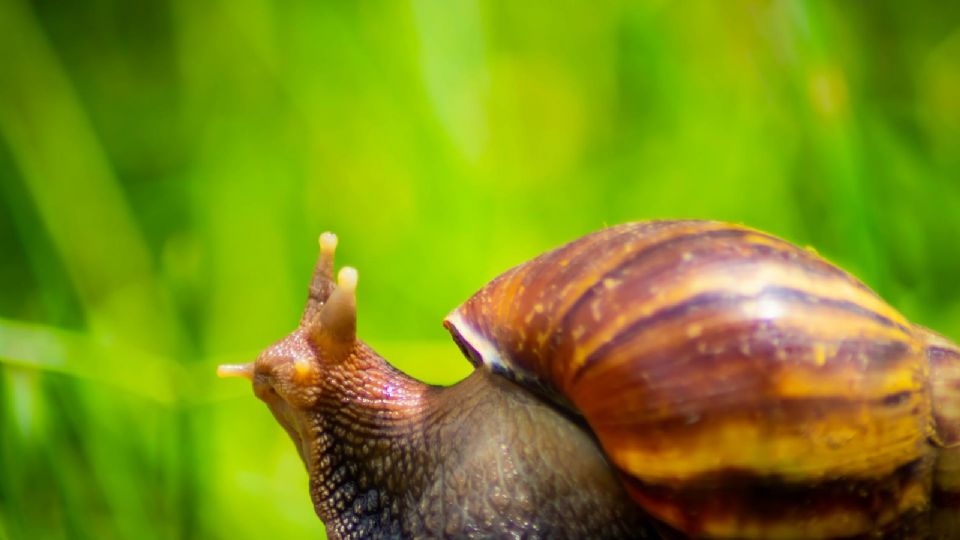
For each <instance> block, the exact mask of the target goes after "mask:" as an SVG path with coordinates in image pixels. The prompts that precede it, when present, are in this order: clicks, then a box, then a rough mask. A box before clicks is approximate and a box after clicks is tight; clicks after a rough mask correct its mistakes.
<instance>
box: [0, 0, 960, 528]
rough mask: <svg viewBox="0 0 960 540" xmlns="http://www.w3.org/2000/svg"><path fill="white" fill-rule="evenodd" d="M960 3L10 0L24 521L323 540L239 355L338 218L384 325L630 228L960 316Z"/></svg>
mask: <svg viewBox="0 0 960 540" xmlns="http://www.w3.org/2000/svg"><path fill="white" fill-rule="evenodd" d="M958 20H960V4H958V3H955V2H953V3H949V2H931V3H928V4H923V3H914V2H900V3H895V2H843V3H825V2H817V3H809V4H806V3H790V2H714V3H690V2H683V3H681V4H672V3H668V2H660V1H655V2H646V3H642V4H637V5H624V4H620V3H612V2H565V1H564V2H550V3H544V4H542V5H539V6H538V5H536V4H534V3H532V2H510V1H499V2H498V1H490V2H486V1H482V2H469V1H457V2H447V1H437V2H428V1H413V2H386V1H383V2H380V1H360V2H346V1H332V2H327V1H319V0H311V1H290V2H280V3H271V2H267V1H265V0H263V1H258V0H229V1H227V0H219V1H218V0H210V1H199V0H179V1H171V2H159V1H143V2H141V1H136V2H131V1H124V0H98V1H90V2H72V3H71V2H63V1H51V0H45V1H37V2H33V3H29V2H27V1H26V0H0V197H2V200H0V250H2V251H0V286H2V289H0V293H2V294H0V540H6V539H47V538H96V539H112V538H130V539H133V538H136V539H153V538H224V539H226V538H230V539H243V538H249V539H259V538H311V537H312V538H317V537H319V536H320V535H321V534H322V532H321V531H322V527H321V524H320V522H319V521H318V520H317V519H316V518H315V516H314V515H313V511H312V507H311V504H310V502H309V500H308V495H307V486H306V478H305V474H304V472H303V466H302V465H301V463H300V462H299V459H298V457H297V455H296V453H295V451H294V448H293V445H292V444H290V442H289V441H288V440H287V438H286V435H285V434H284V433H283V432H282V430H281V429H280V428H279V426H277V425H276V424H275V423H274V421H273V419H272V418H271V417H270V415H269V413H268V411H267V410H266V408H265V407H264V406H263V405H262V404H260V403H259V402H257V401H256V400H255V399H254V398H253V396H252V394H251V392H250V388H249V385H248V384H246V383H245V382H243V381H238V380H219V379H216V378H215V377H214V366H215V365H216V364H217V363H218V362H222V361H246V360H250V359H253V358H254V357H255V356H256V354H257V353H258V351H259V350H260V349H261V348H263V347H264V346H266V345H267V344H269V343H271V342H272V341H274V340H276V339H278V338H280V337H281V336H283V335H284V334H285V333H286V332H288V331H289V330H291V329H292V328H293V326H294V325H295V324H296V322H297V319H298V315H299V312H300V309H301V308H302V306H303V300H304V295H305V291H306V285H307V281H308V278H309V275H310V272H311V269H312V265H313V262H314V260H315V257H316V251H317V246H316V237H317V235H318V234H319V233H320V232H321V231H324V230H333V231H335V232H337V233H338V234H339V236H340V240H341V248H340V250H339V253H338V255H339V256H338V260H339V262H340V263H341V264H343V263H347V264H351V265H354V266H356V267H357V268H358V269H359V271H360V288H359V294H360V298H359V311H360V322H359V324H360V333H361V335H362V337H363V338H364V339H366V340H367V341H368V342H369V343H371V344H372V345H373V346H374V347H375V348H377V349H378V350H380V351H381V352H382V353H383V354H384V356H386V357H387V358H388V359H391V360H392V361H393V362H394V363H395V364H396V365H398V366H399V367H401V368H403V369H405V370H408V371H409V372H411V373H413V374H415V375H417V376H419V377H422V378H424V379H427V380H430V381H432V382H450V381H453V380H456V379H457V378H458V377H461V376H463V375H464V374H465V373H466V372H467V369H468V365H467V363H466V362H465V361H464V360H463V359H461V358H460V354H459V353H458V351H457V349H456V347H454V346H453V344H452V342H451V341H450V339H449V338H448V336H447V335H446V333H445V332H444V330H443V329H442V327H441V326H440V321H441V319H442V317H443V316H444V315H445V314H446V313H447V312H448V311H449V310H450V309H452V308H453V307H455V306H456V305H457V304H458V303H459V302H460V301H462V300H463V299H465V298H466V297H467V296H469V295H470V294H471V293H472V292H473V291H475V290H476V289H478V288H479V287H480V286H481V285H482V284H483V283H485V282H486V281H487V280H489V279H490V278H491V277H493V276H495V275H496V274H498V273H499V272H500V271H502V270H504V269H506V268H508V267H509V266H512V265H514V264H517V263H519V262H521V261H523V260H525V259H527V258H529V257H531V256H533V255H535V254H537V253H539V252H541V251H544V250H546V249H548V248H550V247H553V246H555V245H557V244H559V243H561V242H563V241H566V240H569V239H572V238H575V237H577V236H579V235H581V234H584V233H586V232H589V231H592V230H595V229H597V228H600V227H603V226H604V225H608V224H615V223H620V222H623V221H629V220H638V219H651V218H668V217H669V218H676V217H698V218H713V219H723V220H730V221H736V222H742V223H746V224H748V225H751V226H754V227H758V228H761V229H765V230H768V231H770V232H772V233H775V234H778V235H781V236H783V237H785V238H788V239H790V240H792V241H795V242H797V243H799V244H802V245H809V246H813V247H815V248H816V249H817V250H818V251H820V252H821V253H822V254H824V255H826V256H827V257H828V258H830V259H832V260H834V261H836V262H837V263H839V264H840V265H841V266H843V267H845V268H847V269H849V270H851V271H853V272H854V273H855V274H857V275H858V276H860V277H861V278H862V279H863V280H865V281H866V282H867V283H868V284H869V285H870V286H871V287H873V288H874V289H876V290H877V291H878V292H880V294H881V295H883V296H884V297H885V298H887V299H888V300H889V301H890V302H891V303H892V304H893V305H894V306H896V307H897V308H899V309H900V310H901V311H903V312H904V313H905V314H906V315H907V316H908V317H909V318H911V319H912V320H914V321H917V322H919V323H922V324H926V325H929V326H931V327H934V328H936V329H938V330H940V331H941V332H943V333H945V334H947V335H949V336H951V337H953V338H960V280H958V276H960V241H958V239H960V24H958Z"/></svg>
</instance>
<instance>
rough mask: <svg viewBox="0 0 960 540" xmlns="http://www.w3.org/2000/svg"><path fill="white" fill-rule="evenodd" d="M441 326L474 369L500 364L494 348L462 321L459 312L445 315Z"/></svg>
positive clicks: (471, 326)
mask: <svg viewBox="0 0 960 540" xmlns="http://www.w3.org/2000/svg"><path fill="white" fill-rule="evenodd" d="M443 326H444V328H446V329H447V331H448V332H450V335H451V336H452V337H453V341H454V342H455V343H456V344H457V347H459V348H460V352H462V353H463V355H464V356H466V357H467V359H468V360H470V363H471V364H473V365H474V367H480V366H489V364H490V363H497V364H499V363H500V355H499V353H498V352H497V349H496V347H494V346H493V344H492V343H490V341H489V340H488V339H486V338H485V337H484V336H482V335H481V334H480V333H479V332H477V331H476V330H475V329H474V328H473V325H471V324H469V323H467V322H466V321H464V320H463V317H461V315H460V313H459V312H457V311H454V312H453V313H451V314H450V315H447V318H446V319H444V320H443Z"/></svg>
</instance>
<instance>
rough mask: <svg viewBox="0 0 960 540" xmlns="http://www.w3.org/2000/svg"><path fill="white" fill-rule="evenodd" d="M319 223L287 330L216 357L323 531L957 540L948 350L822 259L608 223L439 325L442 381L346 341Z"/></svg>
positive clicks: (767, 242)
mask: <svg viewBox="0 0 960 540" xmlns="http://www.w3.org/2000/svg"><path fill="white" fill-rule="evenodd" d="M334 242H335V240H334V239H333V237H332V236H326V237H321V246H322V247H321V256H320V261H319V262H318V267H317V271H316V272H315V275H314V279H313V283H312V284H311V288H310V290H311V293H310V299H309V300H308V305H307V310H306V311H305V313H304V316H303V318H302V320H301V324H300V327H299V328H298V329H297V330H296V331H295V332H294V333H292V334H291V335H290V336H288V337H287V338H285V339H284V340H282V341H280V342H279V343H277V344H276V345H274V346H273V347H271V348H270V349H268V350H267V351H265V352H264V353H263V354H262V355H261V356H260V357H259V358H258V359H257V361H256V362H255V363H252V364H249V365H245V366H225V367H223V368H222V369H223V370H224V373H227V374H229V373H234V374H242V375H245V376H248V377H250V378H252V379H253V382H254V390H255V392H256V393H257V395H258V396H259V397H261V398H262V399H263V400H264V401H266V402H267V404H268V406H269V407H270V409H271V410H272V411H273V413H274V415H275V416H276V418H277V419H278V421H279V422H280V423H281V424H282V425H283V426H284V427H285V428H286V430H287V431H288V433H290V435H291V437H292V438H293V440H294V442H295V444H296V445H297V447H298V449H299V451H300V453H301V456H302V457H303V459H304V462H305V463H306V466H307V469H308V472H309V473H310V478H311V495H312V498H313V501H314V504H315V507H316V508H317V512H318V514H319V515H320V517H321V519H323V520H324V522H325V523H326V524H327V527H328V532H329V533H330V534H331V536H332V537H344V538H346V537H366V536H378V535H380V536H431V537H439V536H458V537H462V536H467V537H469V536H474V535H475V536H491V535H492V536H503V535H519V536H523V535H527V536H537V535H539V536H543V537H557V536H570V537H641V538H642V537H648V538H661V537H662V538H851V537H864V538H883V537H889V538H960V517H958V515H960V350H958V349H957V347H956V346H955V345H953V344H952V343H950V342H949V341H947V340H946V339H944V338H942V337H940V336H938V335H936V334H934V333H933V332H930V331H929V330H926V329H923V328H921V327H918V326H916V325H914V324H912V323H910V322H909V321H907V320H906V319H905V318H904V317H903V316H902V315H900V314H899V313H897V312H896V311H895V310H894V309H893V308H891V307H890V306H888V305H887V304H886V303H885V302H883V301H882V300H881V299H880V298H879V297H877V296H876V294H874V293H873V292H872V291H870V290H869V289H868V288H867V287H866V286H865V285H863V284H862V283H861V282H859V281H858V280H856V279H855V278H853V277H852V276H850V275H849V274H847V273H846V272H844V271H842V270H840V269H839V268H837V267H835V266H833V265H831V264H830V263H828V262H826V261H825V260H823V259H822V258H820V257H819V256H817V255H816V254H815V253H813V252H811V251H809V250H804V249H801V248H798V247H796V246H794V245H792V244H790V243H788V242H785V241H783V240H780V239H777V238H775V237H772V236H769V235H766V234H764V233H761V232H759V231H756V230H752V229H749V228H746V227H741V226H736V225H730V224H724V223H715V222H701V221H673V222H671V221H662V222H643V223H629V224H624V225H620V226H617V227H612V228H608V229H604V230H601V231H599V232H596V233H593V234H591V235H587V236H585V237H583V238H580V239H578V240H575V241H573V242H570V243H568V244H566V245H564V246H561V247H559V248H557V249H554V250H552V251H550V252H547V253H545V254H543V255H541V256H539V257H537V258H535V259H533V260H531V261H528V262H527V263H524V264H521V265H519V266H517V267H515V268H513V269H510V270H508V271H507V272H505V273H504V274H502V275H500V276H499V277H497V278H495V279H494V280H493V281H491V282H490V283H489V284H487V285H486V286H485V287H483V288H482V289H481V290H480V291H479V292H477V293H476V294H475V295H474V296H472V297H471V298H470V299H468V300H467V301H466V302H465V303H464V304H463V305H461V306H460V307H458V308H457V309H455V310H454V311H453V312H452V313H451V314H450V315H449V316H448V317H447V318H446V320H445V321H444V325H445V326H446V327H447V328H448V330H450V332H451V334H452V335H453V337H454V340H455V341H456V343H457V344H458V345H459V346H460V348H461V350H462V351H463V352H464V353H465V355H466V356H467V357H468V358H469V359H470V361H471V362H472V363H473V364H474V365H475V366H477V369H476V370H475V371H474V373H473V374H472V375H471V376H470V377H468V378H467V379H465V380H464V381H462V382H460V383H458V384H456V385H453V386H450V387H446V388H439V387H433V386H428V385H424V384H422V383H419V382H417V381H415V380H412V379H410V378H409V377H407V376H405V375H403V374H402V373H400V372H398V371H396V370H394V369H393V368H392V367H390V366H389V364H387V363H386V361H385V360H383V359H382V358H380V357H379V356H378V355H376V353H374V352H373V351H372V350H371V349H369V347H367V346H366V345H364V344H363V343H362V342H360V341H359V340H357V339H356V337H355V324H356V323H355V321H356V314H355V296H354V295H355V293H354V288H355V285H356V274H355V271H353V270H352V269H344V270H342V271H341V273H340V279H339V283H338V284H337V285H334V284H333V272H332V269H333V246H334Z"/></svg>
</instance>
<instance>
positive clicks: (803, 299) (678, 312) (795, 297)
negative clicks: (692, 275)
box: [571, 287, 910, 384]
mask: <svg viewBox="0 0 960 540" xmlns="http://www.w3.org/2000/svg"><path fill="white" fill-rule="evenodd" d="M756 301H772V302H773V301H775V302H782V303H788V304H790V305H791V308H794V309H796V307H797V305H800V306H801V309H802V305H806V306H808V307H810V306H814V307H816V308H821V307H822V308H826V309H831V310H836V311H841V312H844V314H845V315H849V316H856V317H863V318H866V319H870V320H871V321H872V322H874V323H877V324H880V325H883V326H887V327H891V328H897V329H900V330H902V331H903V334H904V336H906V335H908V334H909V333H910V330H909V329H908V328H906V327H904V326H903V325H901V324H899V323H898V322H895V321H893V320H891V319H889V318H887V317H885V316H883V315H880V314H878V313H876V312H874V311H871V310H869V309H866V308H864V307H862V306H860V305H858V304H855V303H853V302H850V301H848V300H837V299H832V298H824V297H819V296H814V295H812V294H809V293H806V292H803V291H798V290H796V289H789V288H785V287H768V288H766V289H763V290H762V291H761V292H760V293H759V294H757V295H749V296H747V295H733V294H730V293H728V292H723V291H716V292H709V293H702V294H699V295H697V296H694V297H689V298H686V299H685V300H683V301H682V302H681V303H679V304H671V305H669V306H666V307H664V308H662V309H661V310H659V311H657V312H654V313H652V314H650V315H649V316H647V317H643V318H641V319H639V320H636V321H634V322H632V323H631V324H629V325H627V326H625V327H624V328H623V329H622V330H620V331H619V333H617V334H616V335H615V336H613V338H612V339H611V340H609V341H606V342H605V343H603V345H602V346H601V347H600V348H598V349H596V350H594V351H593V352H591V353H589V354H588V355H587V356H586V358H585V359H584V361H583V363H582V364H581V365H580V366H579V367H578V368H577V369H576V370H575V371H574V372H573V373H572V376H571V383H572V384H577V381H578V380H579V378H580V377H581V376H582V375H583V373H584V372H585V371H587V370H588V369H590V367H592V366H594V365H595V364H596V363H597V362H599V361H601V360H603V359H605V358H608V357H609V355H610V354H611V353H612V352H613V351H615V350H617V349H620V348H622V347H623V346H624V342H628V341H632V340H635V339H637V336H638V335H640V334H642V333H643V332H645V331H647V330H649V329H650V328H651V327H655V326H657V325H658V324H661V323H663V322H664V321H665V320H668V319H676V318H681V317H696V315H697V313H696V312H698V311H702V310H708V309H714V310H716V309H720V310H724V309H727V310H729V309H737V308H738V307H739V306H742V305H743V304H744V303H746V302H756ZM690 324H697V323H696V322H693V323H690ZM701 327H702V326H701ZM688 328H689V327H688ZM687 337H688V338H691V339H692V338H695V337H696V336H687ZM901 345H902V346H903V347H908V345H906V344H903V343H901ZM771 352H776V351H771Z"/></svg>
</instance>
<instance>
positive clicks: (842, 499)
mask: <svg viewBox="0 0 960 540" xmlns="http://www.w3.org/2000/svg"><path fill="white" fill-rule="evenodd" d="M928 465H929V464H928V463H926V462H925V461H924V460H915V461H912V462H910V463H905V464H904V465H902V466H901V467H898V468H897V469H895V470H894V471H891V472H889V473H888V474H885V475H883V476H876V477H866V478H856V477H843V478H821V479H819V480H816V481H811V482H809V483H792V482H789V481H786V480H784V479H781V478H777V477H775V476H758V475H757V474H755V473H754V472H753V471H750V470H735V469H726V470H718V471H716V472H713V473H710V474H708V475H703V476H700V477H697V478H693V479H690V480H689V481H687V482H685V483H684V484H682V485H679V486H677V485H672V486H671V485H656V484H649V483H644V482H641V481H638V480H636V479H634V478H626V479H625V485H626V486H627V489H628V490H629V491H630V492H631V494H632V495H633V496H634V498H635V499H637V500H639V501H640V502H641V503H642V504H643V506H644V507H645V508H647V509H648V510H649V511H651V513H652V514H653V515H654V516H655V517H657V518H659V519H661V520H663V521H664V522H666V523H667V524H669V525H670V526H671V527H673V528H675V529H677V530H679V531H681V532H682V533H683V534H686V535H689V536H691V537H707V536H709V537H725V538H729V537H737V538H767V539H773V538H855V537H863V538H867V537H869V538H927V537H928V535H929V525H928V524H927V523H925V521H926V519H925V518H924V509H925V508H924V507H925V505H926V502H927V498H926V493H927V492H928V490H929V485H930V475H929V471H930V469H929V466H928Z"/></svg>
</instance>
